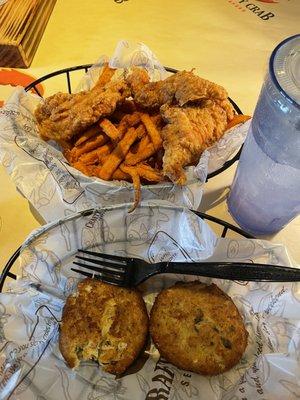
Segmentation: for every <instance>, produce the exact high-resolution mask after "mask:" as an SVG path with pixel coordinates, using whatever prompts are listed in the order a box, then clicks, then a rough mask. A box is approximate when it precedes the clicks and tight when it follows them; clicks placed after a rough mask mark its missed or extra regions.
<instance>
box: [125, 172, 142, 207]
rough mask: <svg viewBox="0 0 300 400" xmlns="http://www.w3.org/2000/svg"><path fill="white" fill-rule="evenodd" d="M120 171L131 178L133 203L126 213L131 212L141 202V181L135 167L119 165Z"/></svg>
mask: <svg viewBox="0 0 300 400" xmlns="http://www.w3.org/2000/svg"><path fill="white" fill-rule="evenodd" d="M120 169H121V171H123V172H124V173H125V174H128V175H130V176H131V179H132V184H133V188H134V202H133V205H132V207H131V208H130V209H129V210H128V213H131V212H133V211H134V210H135V209H136V208H137V206H138V204H139V202H140V201H141V180H140V176H139V174H138V172H137V169H136V168H135V167H128V166H127V165H124V164H121V165H120Z"/></svg>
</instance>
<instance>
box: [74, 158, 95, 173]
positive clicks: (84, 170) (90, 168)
mask: <svg viewBox="0 0 300 400" xmlns="http://www.w3.org/2000/svg"><path fill="white" fill-rule="evenodd" d="M72 167H74V168H76V169H78V170H79V171H81V172H82V173H83V174H84V175H87V176H96V175H97V170H96V168H97V167H96V166H95V165H85V164H83V163H82V162H80V161H76V162H75V163H74V164H72Z"/></svg>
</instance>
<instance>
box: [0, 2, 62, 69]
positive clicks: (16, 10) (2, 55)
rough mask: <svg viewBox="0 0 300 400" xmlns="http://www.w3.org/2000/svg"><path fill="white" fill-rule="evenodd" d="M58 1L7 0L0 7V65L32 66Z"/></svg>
mask: <svg viewBox="0 0 300 400" xmlns="http://www.w3.org/2000/svg"><path fill="white" fill-rule="evenodd" d="M55 3H56V0H8V1H7V3H5V4H3V5H2V6H0V67H15V68H27V67H29V65H30V64H31V61H32V59H33V56H34V54H35V52H36V50H37V47H38V45H39V42H40V40H41V37H42V35H43V33H44V30H45V28H46V25H47V22H48V20H49V17H50V15H51V13H52V10H53V7H54V5H55Z"/></svg>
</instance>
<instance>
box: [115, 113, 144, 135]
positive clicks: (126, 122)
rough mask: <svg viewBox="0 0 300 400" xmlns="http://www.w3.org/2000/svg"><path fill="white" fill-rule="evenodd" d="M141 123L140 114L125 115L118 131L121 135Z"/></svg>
mask: <svg viewBox="0 0 300 400" xmlns="http://www.w3.org/2000/svg"><path fill="white" fill-rule="evenodd" d="M140 121H141V119H140V115H139V113H137V112H135V113H133V114H129V115H125V117H123V118H122V119H121V121H120V123H119V125H118V130H119V132H120V134H121V135H124V133H125V132H126V131H127V130H128V128H130V127H133V126H136V125H137V124H138V123H139V122H140Z"/></svg>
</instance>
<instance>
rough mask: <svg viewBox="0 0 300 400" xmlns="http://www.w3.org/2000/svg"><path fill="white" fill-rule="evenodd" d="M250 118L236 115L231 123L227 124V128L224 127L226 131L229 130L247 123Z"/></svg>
mask: <svg viewBox="0 0 300 400" xmlns="http://www.w3.org/2000/svg"><path fill="white" fill-rule="evenodd" d="M250 118H251V117H250V116H249V115H242V114H236V115H235V116H234V117H233V119H232V120H231V121H229V122H228V124H227V126H226V131H227V130H228V129H230V128H232V127H233V126H235V125H237V124H241V123H243V122H246V121H248V119H250Z"/></svg>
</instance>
